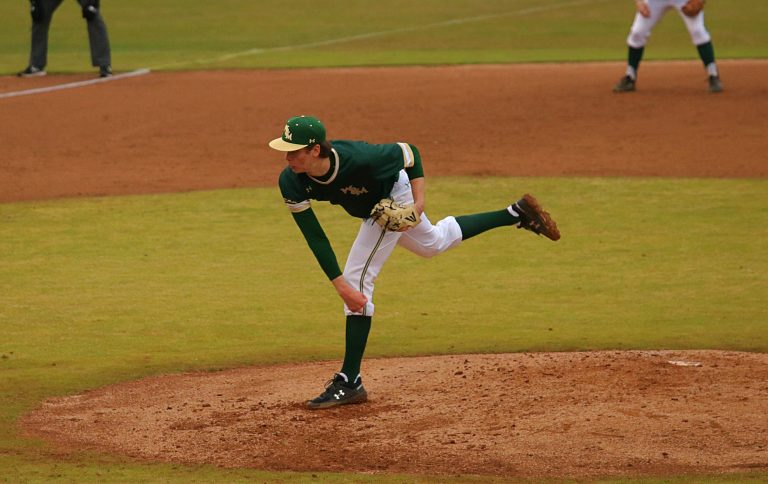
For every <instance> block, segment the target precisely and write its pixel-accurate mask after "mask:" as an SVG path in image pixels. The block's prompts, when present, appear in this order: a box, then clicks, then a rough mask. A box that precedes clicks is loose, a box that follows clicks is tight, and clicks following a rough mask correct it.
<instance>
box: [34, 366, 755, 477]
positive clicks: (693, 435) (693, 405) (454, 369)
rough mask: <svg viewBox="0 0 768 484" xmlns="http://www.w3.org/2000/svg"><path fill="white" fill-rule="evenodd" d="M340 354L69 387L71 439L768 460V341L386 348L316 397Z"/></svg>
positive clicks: (174, 448) (339, 453)
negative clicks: (750, 346) (385, 353)
mask: <svg viewBox="0 0 768 484" xmlns="http://www.w3.org/2000/svg"><path fill="white" fill-rule="evenodd" d="M337 366H338V363H336V362H324V363H314V364H302V365H285V366H277V367H260V368H245V369H237V370H231V371H222V372H216V373H194V374H184V375H168V376H160V377H154V378H147V379H144V380H139V381H133V382H128V383H122V384H118V385H114V386H110V387H106V388H102V389H99V390H94V391H90V392H87V393H84V394H81V395H74V396H69V397H62V398H55V399H51V400H49V401H47V402H45V403H44V404H43V405H42V406H41V408H39V409H37V410H36V411H34V412H33V413H31V414H29V415H27V416H26V417H25V418H24V419H23V421H22V425H23V427H24V428H25V429H26V431H27V432H28V434H30V435H34V436H38V437H42V438H45V439H48V440H51V441H54V442H55V443H56V444H57V445H58V446H60V447H62V448H64V449H96V450H102V451H107V452H114V453H120V454H125V455H129V456H132V457H135V458H139V459H147V460H153V461H175V462H185V463H209V464H215V465H219V466H224V467H251V468H258V469H272V470H296V471H346V472H388V473H413V474H430V475H440V474H482V475H499V476H517V477H565V476H567V477H588V476H598V475H600V476H606V475H613V476H615V475H640V474H647V475H671V474H690V473H697V474H700V473H725V472H742V471H749V470H754V469H762V470H765V469H766V468H768V432H767V431H766V429H768V411H767V410H766V409H768V355H764V354H751V353H738V352H721V351H630V352H589V353H586V352H585V353H530V354H501V355H460V356H435V357H418V358H395V359H371V360H366V361H365V362H364V372H365V385H366V388H367V389H368V392H369V402H368V403H366V404H362V405H349V406H345V407H339V408H333V409H330V410H315V411H311V410H307V409H306V408H305V406H304V401H305V400H306V399H308V398H312V397H315V396H316V395H318V394H319V393H320V392H321V391H322V390H323V382H324V381H325V380H327V379H328V378H329V377H331V376H332V374H333V372H334V370H337Z"/></svg>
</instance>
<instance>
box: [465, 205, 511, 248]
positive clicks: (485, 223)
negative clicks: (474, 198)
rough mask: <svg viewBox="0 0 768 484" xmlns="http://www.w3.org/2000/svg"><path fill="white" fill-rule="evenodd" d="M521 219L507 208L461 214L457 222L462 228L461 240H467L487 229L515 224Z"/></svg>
mask: <svg viewBox="0 0 768 484" xmlns="http://www.w3.org/2000/svg"><path fill="white" fill-rule="evenodd" d="M519 221H520V218H519V217H515V216H514V215H512V214H511V213H510V212H509V210H507V209H506V208H505V209H504V210H497V211H495V212H485V213H476V214H474V215H461V216H459V217H456V222H458V223H459V227H460V228H461V240H467V239H468V238H470V237H474V236H475V235H478V234H482V233H483V232H485V231H486V230H491V229H495V228H496V227H503V226H505V225H514V224H516V223H517V222H519Z"/></svg>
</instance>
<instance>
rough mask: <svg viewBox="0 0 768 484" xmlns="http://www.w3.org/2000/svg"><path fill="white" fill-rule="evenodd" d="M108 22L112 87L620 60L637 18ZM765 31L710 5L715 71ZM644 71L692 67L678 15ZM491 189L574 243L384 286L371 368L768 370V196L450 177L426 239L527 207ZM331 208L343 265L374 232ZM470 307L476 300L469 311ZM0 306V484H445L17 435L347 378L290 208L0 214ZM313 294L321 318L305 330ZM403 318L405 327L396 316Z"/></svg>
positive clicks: (147, 5)
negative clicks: (160, 385)
mask: <svg viewBox="0 0 768 484" xmlns="http://www.w3.org/2000/svg"><path fill="white" fill-rule="evenodd" d="M102 3H103V5H104V7H103V8H104V13H105V16H106V19H107V23H108V26H109V30H110V36H111V41H112V46H113V57H114V67H115V69H116V70H118V71H125V70H131V69H136V68H142V67H149V68H152V69H219V68H277V67H307V66H361V65H382V64H441V63H507V62H544V61H586V60H590V61H608V60H614V61H615V60H622V59H624V56H625V45H624V39H625V37H626V34H627V31H628V29H629V25H630V22H631V19H632V14H633V13H632V12H633V6H632V2H631V1H630V0H626V1H623V0H622V1H619V0H615V1H614V0H595V1H589V0H584V1H580V0H576V1H567V0H564V1H557V0H494V1H484V2H478V1H476V0H448V1H445V0H443V1H436V0H420V1H418V2H416V1H404V0H383V1H379V2H369V1H364V0H344V1H342V0H330V1H328V2H325V3H323V4H322V5H320V6H318V4H317V2H310V1H307V0H297V1H296V2H293V3H291V4H290V5H289V6H290V9H291V10H287V9H288V7H289V6H287V5H286V3H285V2H277V1H273V0H260V1H258V2H247V1H244V0H240V1H235V0H221V1H219V2H203V1H200V0H184V1H181V0H172V1H169V2H160V3H158V2H149V1H147V0H134V1H131V2H111V1H109V0H105V1H104V2H102ZM26 8H27V7H26V3H25V2H11V1H5V2H0V75H8V74H11V73H14V72H16V71H17V70H19V69H21V68H23V67H24V66H25V65H26V60H27V55H28V49H29V38H28V37H29V32H28V30H29V15H28V12H27V10H26ZM296 11H298V12H305V13H304V14H301V15H296V14H295V13H294V12H296ZM766 18H768V2H766V1H765V0H717V1H712V2H710V3H709V4H708V6H707V25H708V27H709V29H710V31H711V32H712V34H713V36H714V40H715V46H716V49H717V53H718V57H719V58H765V57H768V31H767V30H766V29H765V28H764V24H765V19H766ZM82 22H83V21H82V19H81V18H80V15H79V8H78V7H77V5H76V3H75V2H74V1H66V2H64V4H63V5H62V6H61V7H60V9H59V11H58V12H57V14H56V18H55V19H54V22H53V27H52V30H51V46H50V54H49V59H50V60H49V66H48V67H49V70H50V71H52V72H84V71H89V70H90V67H89V64H90V62H89V55H88V45H87V39H86V31H85V27H84V25H83V23H82ZM646 58H647V59H695V58H696V52H695V49H694V48H693V47H692V46H691V45H690V42H689V40H688V37H687V33H686V32H685V29H684V28H683V26H682V24H681V22H680V20H679V19H678V18H676V16H675V15H674V14H672V15H668V16H667V17H666V18H665V20H664V21H663V22H662V24H661V25H659V26H658V28H657V29H656V30H655V31H654V36H653V38H652V40H651V43H650V44H649V47H648V49H646ZM0 109H2V106H0ZM0 149H1V148H0ZM0 162H1V161H0ZM478 190H481V191H482V192H483V193H498V194H508V193H517V192H520V191H523V190H530V191H531V192H533V193H535V194H537V196H539V197H540V199H541V200H542V201H543V202H544V203H545V205H546V207H547V208H548V209H550V210H551V212H552V213H553V214H554V215H555V216H556V218H557V220H558V222H559V225H560V227H561V229H562V232H563V234H564V235H563V239H562V240H561V241H560V242H558V243H556V244H553V243H552V242H549V241H547V240H545V239H543V238H535V237H531V236H530V235H529V234H526V233H520V232H518V231H512V233H510V231H509V230H498V231H495V232H493V233H490V234H487V235H486V236H483V237H480V238H477V239H473V240H471V241H469V242H468V243H467V244H466V245H465V246H464V247H461V248H460V249H459V250H456V251H455V252H451V253H448V254H445V255H443V256H441V257H439V258H436V259H433V260H422V259H418V258H416V257H415V256H412V255H410V254H408V253H406V252H404V251H398V252H397V253H396V255H395V256H394V257H393V258H392V260H390V261H389V263H388V264H387V266H386V268H385V270H384V272H383V273H382V275H381V278H380V280H379V283H378V285H377V305H378V307H379V309H380V312H379V314H378V316H377V318H376V321H375V322H374V334H373V336H372V338H371V342H370V344H369V347H368V351H367V355H368V356H398V355H416V354H441V353H464V352H475V353H485V352H514V351H539V350H541V351H544V350H546V351H569V350H586V349H607V348H618V349H630V348H673V349H692V348H718V349H733V350H744V351H758V352H766V351H768V312H767V311H766V309H765V301H766V300H768V279H767V277H766V274H768V252H766V250H765V242H764V241H765V240H768V222H767V221H768V197H766V193H768V183H767V182H766V180H700V179H697V180H686V179H622V178H614V179H603V178H594V179H576V178H568V179H544V178H526V179H501V178H470V179H437V180H434V179H433V180H431V181H430V182H429V206H430V209H429V213H430V217H431V218H433V219H437V218H440V217H442V216H445V215H448V214H454V213H459V212H460V211H469V212H471V211H476V210H485V209H490V208H497V207H501V206H504V205H506V204H507V203H508V202H509V201H510V200H507V199H502V198H496V199H486V200H482V201H480V200H477V199H476V193H477V192H478ZM336 210H340V209H334V208H331V207H321V208H320V209H319V215H320V217H321V219H322V221H323V223H324V225H325V227H326V229H327V231H328V232H329V235H330V236H331V238H332V240H333V242H334V245H335V248H336V251H337V254H339V256H340V257H343V255H344V254H345V253H346V249H347V248H348V246H349V245H350V244H351V242H352V239H351V237H352V236H353V234H354V231H355V225H356V222H355V221H354V220H352V219H347V218H342V219H340V220H337V219H335V218H334V213H338V212H335V211H336ZM256 221H260V224H259V225H258V226H257V225H256V223H255V222H256ZM512 248H514V249H515V250H514V251H513V250H512ZM521 254H525V255H526V256H525V257H522V256H521ZM486 274H487V275H488V276H489V277H485V275H486ZM403 279H407V280H410V281H413V285H414V286H418V287H420V288H421V289H420V297H419V298H418V299H416V298H414V299H412V300H406V301H404V302H403V301H402V297H401V294H400V289H399V288H398V287H397V282H398V281H402V280H403ZM488 281H492V282H488ZM469 287H476V288H480V289H482V290H477V291H473V292H472V300H471V301H467V300H466V295H467V288H469ZM286 289H290V291H287V290H286ZM0 294H2V296H1V297H0V329H2V338H0V481H2V482H46V481H64V482H104V481H110V482H157V481H162V482H190V481H192V482H195V481H197V482H214V481H231V482H247V481H254V480H256V481H260V482H261V481H269V482H281V481H291V482H296V481H299V482H304V481H306V482H403V481H407V482H438V481H439V482H450V480H446V479H445V478H440V479H430V478H427V477H420V478H415V477H413V476H362V475H345V474H318V475H317V477H313V475H312V474H291V473H280V474H276V473H266V472H259V471H252V470H222V469H218V468H214V467H197V466H195V467H186V466H181V465H146V464H140V463H136V462H132V461H129V460H123V459H122V458H119V457H115V456H105V455H98V454H90V453H87V454H86V453H83V454H76V455H73V456H65V457H62V456H60V455H57V454H56V453H55V452H54V451H53V449H51V448H50V447H48V446H47V445H46V444H44V443H41V442H38V441H34V440H29V439H26V438H24V437H22V436H21V435H19V432H18V429H17V427H16V421H17V419H18V417H19V416H20V415H21V414H23V413H24V412H26V411H28V410H29V409H31V408H33V407H34V406H35V405H37V404H38V403H39V402H40V401H41V400H43V399H45V398H47V397H50V396H54V395H62V394H70V393H75V392H79V391H82V390H85V389H88V388H94V387H98V386H101V385H106V384H109V383H113V382H118V381H123V380H127V379H135V378H140V377H142V376H146V375H152V374H158V373H169V372H181V371H185V370H191V369H221V368H230V367H236V366H244V365H251V364H270V363H277V362H300V361H314V360H323V359H338V358H339V357H340V353H339V352H340V344H341V341H342V334H343V333H342V332H343V325H342V324H341V316H340V308H339V302H338V300H337V299H338V298H337V297H336V296H335V293H334V292H333V290H332V288H331V286H330V285H329V284H328V283H327V282H326V281H325V279H324V276H323V274H322V272H321V271H320V269H319V268H318V267H317V264H316V263H315V261H314V260H313V258H312V255H311V253H310V252H309V251H308V250H307V248H306V245H305V244H304V242H303V240H301V238H300V236H299V234H298V230H297V229H296V227H295V226H294V225H293V222H292V220H291V218H290V217H289V216H288V215H287V214H286V212H285V209H284V207H283V206H282V201H281V200H280V198H279V194H278V192H277V190H276V189H275V188H269V189H266V188H265V189H248V190H246V189H241V190H225V191H212V192H197V193H187V194H175V195H163V196H160V195H158V196H134V197H115V198H95V199H75V200H57V201H41V202H34V203H9V204H0ZM295 294H299V295H300V296H302V297H306V298H310V297H311V300H312V301H313V304H312V305H309V306H308V305H304V304H302V305H301V308H299V307H298V306H297V305H296V304H293V303H292V301H293V299H292V298H293V297H294V295H295ZM396 301H399V302H398V304H402V307H401V309H400V310H399V311H398V312H394V311H389V310H387V308H392V307H394V305H395V302H396ZM478 307H479V308H493V310H489V311H488V312H487V313H478V311H477V309H476V308H478ZM267 338H268V340H269V342H270V344H269V345H264V344H262V342H263V341H264V340H265V339H267ZM766 478H768V474H765V473H762V474H754V475H750V476H745V475H739V476H725V477H691V476H687V477H685V476H684V477H681V478H680V479H664V480H653V479H651V480H640V481H633V482H691V481H695V482H718V483H722V482H744V481H747V480H752V481H754V482H759V481H763V482H764V480H765V479H766ZM467 480H469V478H463V479H462V481H467ZM477 482H487V479H478V480H477ZM618 482H625V481H623V480H618Z"/></svg>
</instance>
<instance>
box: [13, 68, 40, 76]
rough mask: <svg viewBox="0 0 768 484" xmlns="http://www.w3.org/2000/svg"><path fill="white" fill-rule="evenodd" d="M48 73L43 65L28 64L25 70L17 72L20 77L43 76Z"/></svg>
mask: <svg viewBox="0 0 768 484" xmlns="http://www.w3.org/2000/svg"><path fill="white" fill-rule="evenodd" d="M45 74H46V72H45V69H43V68H42V67H36V66H28V67H27V68H26V69H24V70H23V71H21V72H19V73H18V74H16V75H17V76H19V77H42V76H44V75H45Z"/></svg>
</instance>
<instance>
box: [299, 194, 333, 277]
mask: <svg viewBox="0 0 768 484" xmlns="http://www.w3.org/2000/svg"><path fill="white" fill-rule="evenodd" d="M293 220H294V221H295V222H296V225H298V226H299V230H301V233H302V235H304V239H305V240H306V241H307V244H308V245H309V248H310V250H311V251H312V253H313V254H314V255H315V259H317V262H318V263H319V264H320V267H321V268H322V269H323V272H325V275H326V276H328V279H330V280H334V279H336V278H337V277H339V276H340V275H341V269H339V263H338V261H337V260H336V254H334V252H333V248H332V247H331V242H330V241H329V240H328V237H326V235H325V232H324V231H323V227H322V226H321V225H320V221H319V220H317V216H316V215H315V212H314V211H313V210H312V209H311V208H308V209H306V210H302V211H300V212H293Z"/></svg>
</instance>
